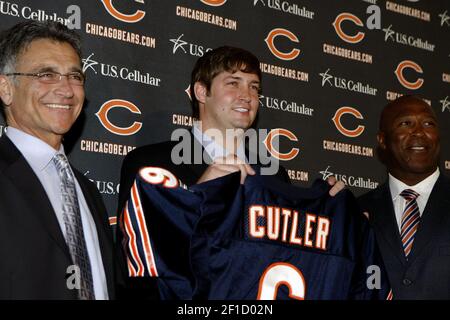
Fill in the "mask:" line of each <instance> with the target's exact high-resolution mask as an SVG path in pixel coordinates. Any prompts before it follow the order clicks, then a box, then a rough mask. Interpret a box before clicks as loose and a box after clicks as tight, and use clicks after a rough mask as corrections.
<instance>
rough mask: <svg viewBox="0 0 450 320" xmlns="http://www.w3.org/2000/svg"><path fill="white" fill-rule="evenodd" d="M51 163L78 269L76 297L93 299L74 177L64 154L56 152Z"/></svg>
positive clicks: (89, 265)
mask: <svg viewBox="0 0 450 320" xmlns="http://www.w3.org/2000/svg"><path fill="white" fill-rule="evenodd" d="M53 163H54V164H55V166H56V169H57V171H58V174H59V178H60V180H61V195H62V211H63V220H64V225H65V229H66V243H67V246H68V247H69V251H70V255H71V257H72V262H73V263H74V264H75V265H76V266H78V268H79V270H80V279H79V280H80V290H78V297H79V298H80V299H81V300H93V299H95V296H94V286H93V281H92V272H91V263H90V261H89V255H88V252H87V249H86V241H85V239H84V232H83V225H82V222H81V215H80V207H79V205H78V197H77V191H76V188H75V178H74V176H73V173H72V170H71V169H70V165H69V161H68V160H67V158H66V156H65V155H63V154H56V155H55V156H54V157H53Z"/></svg>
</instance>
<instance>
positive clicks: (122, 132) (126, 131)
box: [95, 99, 142, 136]
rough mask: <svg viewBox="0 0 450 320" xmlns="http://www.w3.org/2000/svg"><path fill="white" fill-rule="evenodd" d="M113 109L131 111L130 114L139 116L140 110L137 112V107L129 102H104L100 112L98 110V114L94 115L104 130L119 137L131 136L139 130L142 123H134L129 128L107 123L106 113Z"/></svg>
mask: <svg viewBox="0 0 450 320" xmlns="http://www.w3.org/2000/svg"><path fill="white" fill-rule="evenodd" d="M114 108H125V109H127V110H129V111H131V112H132V113H137V114H141V110H139V108H138V107H136V106H135V105H134V104H133V103H131V102H129V101H126V100H121V99H112V100H109V101H106V102H105V103H104V104H103V105H102V106H101V107H100V110H98V112H97V113H96V114H95V115H96V116H97V117H98V119H99V120H100V123H101V124H102V126H103V127H105V129H106V130H108V131H109V132H111V133H114V134H117V135H119V136H131V135H133V134H135V133H137V132H138V131H139V130H141V128H142V122H134V123H133V124H132V125H131V126H129V127H126V128H122V127H118V126H116V125H114V124H112V123H111V121H109V119H108V112H109V111H111V109H114Z"/></svg>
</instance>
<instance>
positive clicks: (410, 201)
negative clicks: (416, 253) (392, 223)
mask: <svg viewBox="0 0 450 320" xmlns="http://www.w3.org/2000/svg"><path fill="white" fill-rule="evenodd" d="M400 195H401V196H402V197H403V198H405V200H406V207H405V210H404V211H403V216H402V224H401V232H400V235H401V238H402V244H403V250H404V251H405V257H406V259H408V256H409V254H410V252H411V248H412V245H413V242H414V235H415V234H416V231H417V228H418V227H419V221H420V212H419V207H418V205H417V201H416V198H417V197H418V196H419V194H418V193H417V192H415V191H414V190H411V189H405V190H403V191H402V192H401V193H400Z"/></svg>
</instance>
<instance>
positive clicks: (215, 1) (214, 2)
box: [200, 0, 227, 7]
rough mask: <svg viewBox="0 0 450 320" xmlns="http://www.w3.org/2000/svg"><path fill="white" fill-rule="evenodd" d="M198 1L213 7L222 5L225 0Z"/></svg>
mask: <svg viewBox="0 0 450 320" xmlns="http://www.w3.org/2000/svg"><path fill="white" fill-rule="evenodd" d="M200 1H201V2H203V3H204V4H207V5H208V6H213V7H219V6H221V5H223V4H224V3H225V2H227V0H200Z"/></svg>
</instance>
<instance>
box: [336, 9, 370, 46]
mask: <svg viewBox="0 0 450 320" xmlns="http://www.w3.org/2000/svg"><path fill="white" fill-rule="evenodd" d="M344 21H351V22H353V23H354V24H356V25H357V26H360V27H363V26H364V24H363V22H362V21H361V19H359V18H358V17H357V16H355V15H354V14H351V13H348V12H343V13H341V14H340V15H338V16H337V17H336V19H335V20H334V22H333V23H332V25H333V27H334V30H335V31H336V34H337V35H338V36H339V38H341V39H342V40H344V41H345V42H348V43H353V44H354V43H358V42H361V41H362V40H363V39H364V37H365V36H366V35H365V33H364V32H361V31H359V32H358V33H357V34H356V35H349V34H347V33H345V31H344V30H343V29H342V22H344Z"/></svg>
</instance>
